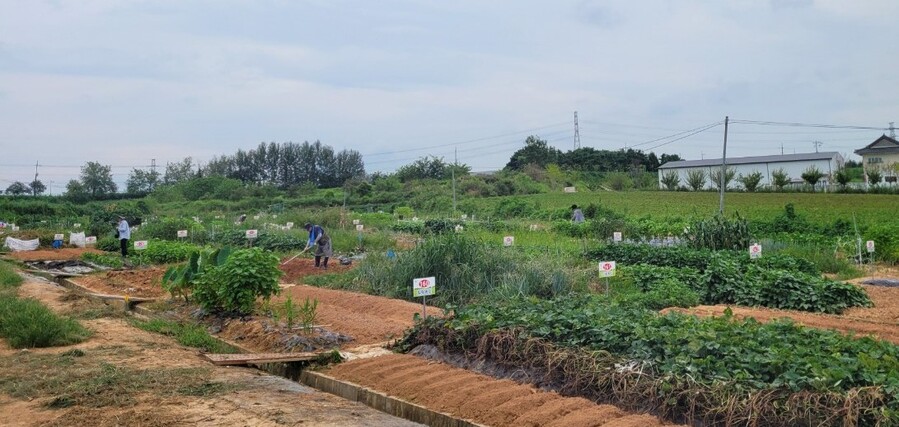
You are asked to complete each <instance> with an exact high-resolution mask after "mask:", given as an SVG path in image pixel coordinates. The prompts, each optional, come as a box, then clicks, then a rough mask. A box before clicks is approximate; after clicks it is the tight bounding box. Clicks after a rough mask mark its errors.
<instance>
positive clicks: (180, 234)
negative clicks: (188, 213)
mask: <svg viewBox="0 0 899 427" xmlns="http://www.w3.org/2000/svg"><path fill="white" fill-rule="evenodd" d="M178 237H187V230H178Z"/></svg>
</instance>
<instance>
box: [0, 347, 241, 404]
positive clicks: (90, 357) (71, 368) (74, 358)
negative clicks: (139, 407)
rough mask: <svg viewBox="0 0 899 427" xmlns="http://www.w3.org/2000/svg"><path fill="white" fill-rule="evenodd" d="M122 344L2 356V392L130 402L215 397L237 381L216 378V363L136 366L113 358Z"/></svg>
mask: <svg viewBox="0 0 899 427" xmlns="http://www.w3.org/2000/svg"><path fill="white" fill-rule="evenodd" d="M118 351H119V349H118V348H116V347H100V348H96V349H92V350H89V351H85V350H80V349H79V350H70V351H66V352H64V353H60V354H31V353H16V354H14V355H11V356H7V357H0V371H2V372H3V373H4V374H5V375H4V376H2V377H0V392H3V393H5V394H8V395H10V396H12V397H15V398H19V399H29V400H30V399H39V398H48V399H47V401H46V403H45V406H47V407H49V408H66V407H70V406H81V407H95V408H96V407H106V406H118V407H123V406H129V405H132V404H134V403H135V401H136V400H137V397H138V395H139V394H142V393H152V394H157V395H185V396H211V395H215V394H220V393H223V392H226V391H229V390H232V389H235V385H233V384H229V383H220V382H215V381H211V376H212V369H210V368H174V369H159V368H153V369H146V370H144V369H132V368H129V367H123V366H116V365H114V364H111V363H109V362H107V361H106V360H105V359H106V357H107V356H114V355H117V353H118Z"/></svg>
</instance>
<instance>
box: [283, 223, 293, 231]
mask: <svg viewBox="0 0 899 427" xmlns="http://www.w3.org/2000/svg"><path fill="white" fill-rule="evenodd" d="M284 225H286V226H287V229H288V230H290V229H292V228H293V223H292V222H288V223H287V224H284Z"/></svg>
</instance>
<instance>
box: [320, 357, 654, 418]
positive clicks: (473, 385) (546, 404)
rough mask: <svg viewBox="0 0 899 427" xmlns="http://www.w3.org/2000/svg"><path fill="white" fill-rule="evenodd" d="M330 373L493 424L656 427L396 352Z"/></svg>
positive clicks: (605, 408)
mask: <svg viewBox="0 0 899 427" xmlns="http://www.w3.org/2000/svg"><path fill="white" fill-rule="evenodd" d="M326 373H327V374H328V375H331V376H334V377H336V378H338V379H341V380H344V381H349V382H353V383H356V384H359V385H363V386H366V387H370V388H372V389H375V390H377V391H380V392H382V393H386V394H388V395H391V396H396V397H399V398H401V399H404V400H407V401H410V402H413V403H417V404H420V405H423V406H426V407H428V408H431V409H434V410H437V411H441V412H444V413H449V414H452V415H454V416H456V417H460V418H464V419H467V420H472V421H474V422H477V423H481V424H485V425H489V426H497V427H499V426H547V427H577V426H604V427H625V426H633V427H638V426H640V427H652V426H660V425H666V424H664V423H662V422H661V421H660V420H659V419H658V418H656V417H654V416H651V415H646V414H628V413H626V412H624V411H622V410H620V409H618V408H616V407H615V406H612V405H597V404H595V403H593V402H591V401H589V400H587V399H582V398H577V397H563V396H560V395H559V394H557V393H555V392H546V391H542V390H538V389H536V388H534V387H533V386H530V385H523V384H519V383H516V382H514V381H510V380H498V379H495V378H492V377H488V376H485V375H480V374H476V373H474V372H471V371H467V370H464V369H459V368H456V367H453V366H450V365H447V364H444V363H440V362H434V361H429V360H426V359H423V358H419V357H416V356H411V355H404V354H391V355H387V356H381V357H377V358H373V359H362V360H357V361H352V362H347V363H342V364H340V365H336V366H334V367H332V368H330V369H329V370H328V371H327V372H326Z"/></svg>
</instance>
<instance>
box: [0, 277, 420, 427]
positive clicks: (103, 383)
mask: <svg viewBox="0 0 899 427" xmlns="http://www.w3.org/2000/svg"><path fill="white" fill-rule="evenodd" d="M19 293H20V295H22V296H24V297H34V298H37V299H39V300H41V301H42V302H44V303H45V304H47V305H48V306H49V307H51V309H53V310H55V311H58V312H60V313H66V314H70V315H74V316H75V317H77V318H80V319H81V322H82V324H83V325H85V326H86V327H87V328H89V329H90V330H91V331H92V332H93V336H92V337H91V338H90V339H88V340H87V341H85V342H83V343H80V344H77V345H73V346H68V347H57V348H48V349H34V350H14V349H10V348H9V347H8V346H7V345H6V344H5V343H4V342H3V341H2V340H0V425H3V426H38V425H41V426H84V425H91V426H120V425H128V426H131V425H135V426H137V425H140V426H187V425H203V426H280V425H300V424H302V425H314V426H371V425H378V426H381V425H383V426H412V425H417V424H414V423H410V422H407V421H405V420H401V419H398V418H395V417H391V416H388V415H385V414H383V413H380V412H378V411H375V410H373V409H371V408H368V407H366V406H364V405H362V404H359V403H354V402H349V401H346V400H343V399H340V398H338V397H335V396H332V395H329V394H326V393H321V392H318V391H316V390H313V389H310V388H307V387H304V386H302V385H299V384H297V383H295V382H292V381H289V380H286V379H284V378H281V377H277V376H272V375H268V374H265V373H262V372H260V371H258V370H255V369H249V368H239V367H217V366H213V365H212V364H210V363H208V362H206V361H204V360H203V359H201V358H200V357H199V355H198V351H197V350H196V349H191V348H187V347H183V346H181V345H179V344H177V343H176V342H175V341H174V340H173V339H171V338H168V337H165V336H161V335H157V334H152V333H149V332H145V331H142V330H140V329H137V328H135V327H132V326H131V325H130V324H129V322H128V320H127V319H125V318H123V317H122V316H121V315H120V314H118V313H119V310H115V309H110V308H108V307H106V306H104V305H103V304H100V303H93V302H90V301H88V300H85V299H83V298H79V297H77V296H73V295H72V294H71V293H69V292H68V291H67V290H65V289H64V288H61V287H59V286H57V285H55V284H52V283H50V282H46V281H40V280H36V279H32V280H29V281H28V282H26V283H25V284H23V285H22V286H21V287H20V289H19ZM7 379H12V381H9V380H7ZM52 408H56V409H52Z"/></svg>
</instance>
